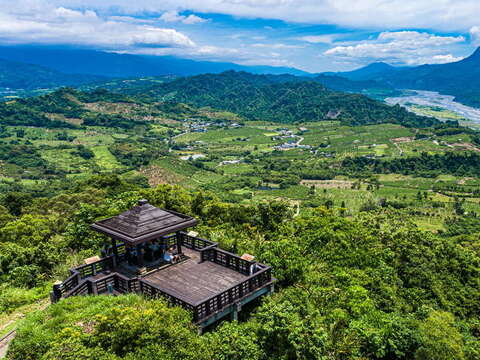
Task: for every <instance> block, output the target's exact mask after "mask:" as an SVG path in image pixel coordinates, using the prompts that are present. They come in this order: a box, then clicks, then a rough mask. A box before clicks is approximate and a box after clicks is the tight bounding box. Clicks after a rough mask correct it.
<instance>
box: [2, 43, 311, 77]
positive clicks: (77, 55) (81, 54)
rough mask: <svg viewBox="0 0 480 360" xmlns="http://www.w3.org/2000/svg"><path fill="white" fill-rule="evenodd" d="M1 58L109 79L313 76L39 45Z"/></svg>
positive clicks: (7, 51) (10, 50) (6, 51)
mask: <svg viewBox="0 0 480 360" xmlns="http://www.w3.org/2000/svg"><path fill="white" fill-rule="evenodd" d="M0 58H2V59H5V60H10V61H16V62H22V63H28V64H35V65H40V66H43V67H48V68H50V69H52V70H56V71H59V72H62V73H66V74H90V75H97V76H103V77H109V78H130V77H131V78H133V77H143V76H162V75H178V76H189V75H197V74H203V73H220V72H223V71H227V70H237V71H242V70H243V71H248V72H251V73H257V74H267V73H268V74H292V75H298V76H305V75H309V74H308V73H307V72H304V71H301V70H298V69H295V68H288V67H274V66H242V65H238V64H233V63H225V62H213V61H195V60H188V59H181V58H177V57H173V56H143V55H130V54H117V53H109V52H104V51H95V50H83V49H66V48H54V47H39V46H0Z"/></svg>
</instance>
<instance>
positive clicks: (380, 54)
mask: <svg viewBox="0 0 480 360" xmlns="http://www.w3.org/2000/svg"><path fill="white" fill-rule="evenodd" d="M465 41H466V40H465V38H464V37H463V36H438V35H434V34H429V33H425V32H417V31H398V32H382V33H380V34H379V35H378V37H377V38H376V39H374V40H366V41H361V42H358V43H355V44H352V45H350V44H349V45H342V46H336V47H334V48H331V49H329V50H327V51H325V52H324V54H325V55H328V56H334V57H337V58H343V59H346V58H347V59H348V58H353V59H357V60H358V61H360V62H362V61H363V62H371V61H375V60H376V61H386V62H390V63H393V64H405V65H420V64H426V63H446V62H452V61H457V60H460V59H461V58H457V57H454V56H453V55H451V54H445V51H446V49H447V48H448V47H449V46H451V45H455V44H460V43H464V42H465Z"/></svg>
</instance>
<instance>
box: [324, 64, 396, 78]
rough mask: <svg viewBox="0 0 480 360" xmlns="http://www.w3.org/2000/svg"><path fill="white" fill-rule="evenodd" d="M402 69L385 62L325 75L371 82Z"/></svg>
mask: <svg viewBox="0 0 480 360" xmlns="http://www.w3.org/2000/svg"><path fill="white" fill-rule="evenodd" d="M401 69H403V68H401V67H395V66H392V65H390V64H387V63H384V62H375V63H371V64H369V65H367V66H365V67H362V68H360V69H357V70H353V71H347V72H336V73H325V75H336V76H341V77H344V78H347V79H350V80H355V81H368V80H370V81H371V80H374V79H375V78H376V77H377V76H379V75H382V74H384V73H387V72H391V71H398V70H401Z"/></svg>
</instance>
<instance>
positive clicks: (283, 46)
mask: <svg viewBox="0 0 480 360" xmlns="http://www.w3.org/2000/svg"><path fill="white" fill-rule="evenodd" d="M251 46H252V47H254V48H269V49H302V48H303V46H301V45H287V44H281V43H277V44H275V43H274V44H264V43H257V44H252V45H251Z"/></svg>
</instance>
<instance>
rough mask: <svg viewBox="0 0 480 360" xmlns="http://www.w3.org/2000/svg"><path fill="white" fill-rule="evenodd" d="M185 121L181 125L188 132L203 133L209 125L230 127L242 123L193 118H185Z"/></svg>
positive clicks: (236, 127) (237, 126) (235, 126)
mask: <svg viewBox="0 0 480 360" xmlns="http://www.w3.org/2000/svg"><path fill="white" fill-rule="evenodd" d="M185 121H186V123H185V124H184V125H183V126H184V127H185V128H187V129H188V131H190V132H197V133H204V132H207V131H208V128H209V127H217V128H218V127H228V128H232V129H238V128H241V127H242V126H243V125H241V124H239V123H226V122H221V123H215V122H204V121H198V120H195V119H185Z"/></svg>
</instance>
